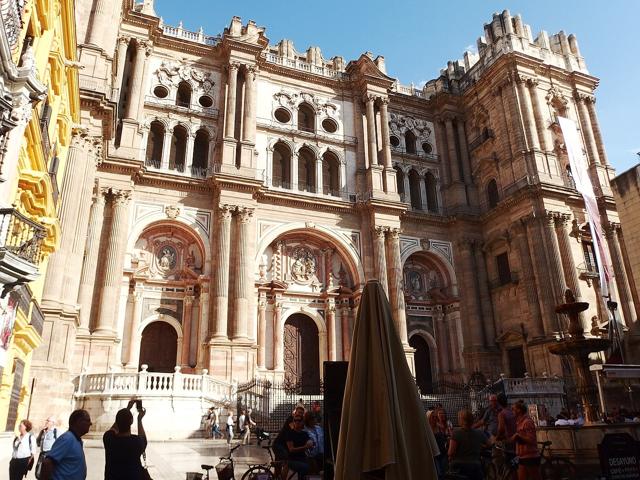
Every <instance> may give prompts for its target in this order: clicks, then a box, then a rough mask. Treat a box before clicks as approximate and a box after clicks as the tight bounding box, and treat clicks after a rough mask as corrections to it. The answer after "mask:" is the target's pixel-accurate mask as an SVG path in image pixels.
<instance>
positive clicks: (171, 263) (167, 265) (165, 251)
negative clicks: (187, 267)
mask: <svg viewBox="0 0 640 480" xmlns="http://www.w3.org/2000/svg"><path fill="white" fill-rule="evenodd" d="M177 256H178V255H177V252H176V249H175V248H174V247H172V246H171V245H165V246H164V247H162V248H161V249H160V251H159V252H158V254H157V259H158V266H159V267H160V270H161V271H162V273H164V274H166V273H167V272H169V271H171V270H173V269H174V268H176V260H177Z"/></svg>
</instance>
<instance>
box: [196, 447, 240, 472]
mask: <svg viewBox="0 0 640 480" xmlns="http://www.w3.org/2000/svg"><path fill="white" fill-rule="evenodd" d="M241 446H242V444H240V443H239V444H237V445H236V446H235V447H233V448H232V449H231V450H229V455H228V456H224V457H220V461H219V462H218V464H217V465H216V466H215V469H216V474H217V475H218V480H235V476H234V475H235V474H234V462H233V452H234V451H235V450H237V449H238V448H240V447H241ZM201 467H202V469H203V470H206V472H207V477H206V480H209V470H211V469H212V468H214V467H213V466H211V465H201Z"/></svg>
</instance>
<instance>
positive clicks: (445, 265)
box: [401, 245, 458, 297]
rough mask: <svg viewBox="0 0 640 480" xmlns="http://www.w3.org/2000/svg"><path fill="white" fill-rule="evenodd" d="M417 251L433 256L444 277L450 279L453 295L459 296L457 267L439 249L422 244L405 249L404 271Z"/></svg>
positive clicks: (402, 257)
mask: <svg viewBox="0 0 640 480" xmlns="http://www.w3.org/2000/svg"><path fill="white" fill-rule="evenodd" d="M416 253H423V254H424V255H425V256H428V257H432V261H433V263H434V264H435V265H436V266H437V267H439V269H440V271H441V273H442V274H443V277H444V278H446V279H448V281H449V286H450V288H451V295H452V296H454V297H457V296H458V280H457V277H456V272H455V269H454V268H453V264H452V263H451V261H450V260H449V259H448V258H447V257H446V256H445V255H444V254H443V253H442V252H440V251H439V250H437V249H429V250H427V249H425V248H424V247H423V246H422V245H412V246H411V247H409V248H407V249H406V250H404V251H403V252H402V254H401V260H402V269H403V271H404V267H405V264H406V262H407V260H408V259H409V258H410V257H411V256H412V255H414V254H416Z"/></svg>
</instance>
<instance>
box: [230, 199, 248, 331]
mask: <svg viewBox="0 0 640 480" xmlns="http://www.w3.org/2000/svg"><path fill="white" fill-rule="evenodd" d="M252 216H253V209H252V208H239V209H238V210H237V215H236V219H237V230H236V232H237V238H236V242H235V243H236V245H237V249H236V262H235V266H236V270H235V278H234V280H235V281H234V283H233V299H234V305H235V319H234V322H233V327H232V332H233V335H232V338H233V339H234V340H236V339H246V338H248V325H249V323H248V315H249V296H248V291H249V287H250V285H249V283H250V282H252V279H251V278H250V277H249V276H248V275H247V265H248V264H249V263H250V262H251V258H250V256H249V234H250V233H249V223H250V222H251V217H252Z"/></svg>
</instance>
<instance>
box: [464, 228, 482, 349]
mask: <svg viewBox="0 0 640 480" xmlns="http://www.w3.org/2000/svg"><path fill="white" fill-rule="evenodd" d="M474 243H475V240H471V239H466V238H465V239H463V240H461V241H460V242H458V249H459V258H460V264H461V267H462V271H463V272H464V273H463V274H462V281H463V286H462V288H461V290H462V291H463V292H468V295H465V296H463V299H464V303H463V304H462V305H463V307H464V310H463V311H462V312H461V315H460V316H461V317H462V318H463V319H464V320H463V321H464V343H465V345H464V348H465V350H467V349H469V350H471V351H472V352H476V351H478V350H481V349H482V347H483V345H484V341H483V338H482V336H483V329H482V327H481V325H480V317H479V313H480V305H478V295H477V294H474V292H477V286H476V271H475V267H474V263H475V262H474V258H473V252H472V248H473V245H474Z"/></svg>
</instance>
